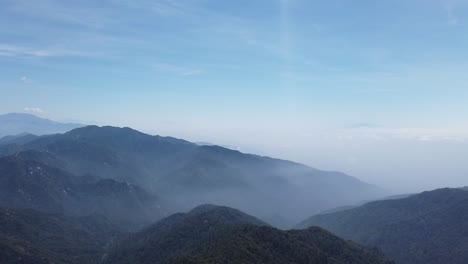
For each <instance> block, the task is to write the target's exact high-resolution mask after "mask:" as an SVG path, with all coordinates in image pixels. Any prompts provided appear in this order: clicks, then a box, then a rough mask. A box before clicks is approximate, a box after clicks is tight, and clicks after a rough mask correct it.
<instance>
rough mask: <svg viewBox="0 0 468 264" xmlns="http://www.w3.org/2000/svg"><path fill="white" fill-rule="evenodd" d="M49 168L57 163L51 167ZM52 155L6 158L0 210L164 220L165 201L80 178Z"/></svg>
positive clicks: (127, 222)
mask: <svg viewBox="0 0 468 264" xmlns="http://www.w3.org/2000/svg"><path fill="white" fill-rule="evenodd" d="M49 164H54V165H55V167H51V166H50V165H49ZM60 164H61V163H60V161H58V160H57V159H56V158H55V157H54V156H53V155H51V154H49V153H42V152H36V151H25V152H19V153H17V154H15V155H12V156H7V157H2V158H0V206H3V207H15V208H34V209H38V210H41V211H45V212H54V213H64V214H70V215H89V214H94V213H99V214H102V215H104V216H106V217H108V218H109V219H111V220H112V221H114V222H115V223H117V224H121V225H124V226H128V227H130V226H134V225H139V224H143V223H146V222H148V221H154V220H155V219H158V218H160V217H162V214H163V212H162V209H161V208H160V201H159V199H158V198H157V197H155V196H153V195H150V194H148V193H147V192H146V191H145V190H143V189H141V188H140V187H137V186H135V185H131V184H128V183H123V182H117V181H115V180H111V179H105V180H101V179H95V178H94V177H92V176H90V175H88V176H81V177H77V176H75V175H73V174H71V173H68V172H66V171H64V170H62V169H60V168H58V167H60Z"/></svg>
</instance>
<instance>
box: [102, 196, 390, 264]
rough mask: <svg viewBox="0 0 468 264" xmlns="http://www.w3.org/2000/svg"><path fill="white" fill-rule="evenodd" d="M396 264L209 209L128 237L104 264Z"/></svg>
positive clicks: (320, 237) (325, 237)
mask: <svg viewBox="0 0 468 264" xmlns="http://www.w3.org/2000/svg"><path fill="white" fill-rule="evenodd" d="M111 263H112V264H124V263H125V264H130V263H139V264H145V263H152V264H153V263H154V264H157V263H275V264H276V263H278V264H283V263H317V264H321V263H324V264H325V263H334V264H340V263H343V264H344V263H346V264H353V263H362V264H364V263H369V264H379V263H391V262H389V261H387V260H385V258H384V257H383V256H382V255H381V254H380V253H379V252H377V251H375V250H369V249H366V248H364V247H362V246H359V245H357V244H355V243H353V242H347V241H344V240H342V239H340V238H338V237H336V236H334V235H332V234H331V233H328V232H327V231H324V230H322V229H320V228H310V229H307V230H294V231H281V230H278V229H275V228H273V227H270V226H268V225H266V224H265V223H263V222H262V221H260V220H258V219H255V218H254V217H252V216H249V215H246V214H244V213H242V212H240V211H238V210H235V209H231V208H227V207H220V206H212V205H204V206H200V207H197V208H195V209H193V210H192V211H190V212H189V213H187V214H176V215H173V216H171V217H168V218H166V219H163V220H161V221H160V222H158V223H156V224H154V225H153V226H150V227H148V228H146V229H144V230H142V231H141V232H138V233H136V234H134V235H131V236H129V237H128V238H127V239H125V240H123V241H122V242H121V243H120V244H119V245H118V246H116V247H114V248H113V249H112V250H111V252H110V253H109V255H108V256H107V257H106V258H105V260H104V264H111Z"/></svg>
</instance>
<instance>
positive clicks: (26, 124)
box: [0, 113, 84, 137]
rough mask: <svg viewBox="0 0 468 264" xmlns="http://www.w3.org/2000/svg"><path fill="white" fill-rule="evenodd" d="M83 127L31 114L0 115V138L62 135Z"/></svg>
mask: <svg viewBox="0 0 468 264" xmlns="http://www.w3.org/2000/svg"><path fill="white" fill-rule="evenodd" d="M83 126H84V125H81V124H65V123H59V122H55V121H52V120H49V119H44V118H39V117H37V116H34V115H31V114H22V113H10V114H4V115H0V137H4V136H8V135H18V134H22V133H29V134H34V135H45V134H55V133H64V132H67V131H70V130H72V129H75V128H78V127H83Z"/></svg>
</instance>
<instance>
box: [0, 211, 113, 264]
mask: <svg viewBox="0 0 468 264" xmlns="http://www.w3.org/2000/svg"><path fill="white" fill-rule="evenodd" d="M118 235H120V231H118V229H117V228H116V227H115V226H113V225H112V224H111V223H109V222H108V221H106V220H105V219H103V218H101V217H97V216H88V217H83V218H67V217H63V216H59V215H54V214H47V213H41V212H38V211H35V210H31V209H0V263H2V264H52V263H54V264H75V263H76V264H81V263H89V264H93V263H99V262H100V261H101V258H102V255H103V253H104V252H105V251H106V250H107V247H108V246H109V243H110V242H111V241H112V240H113V239H114V238H115V237H116V236H118Z"/></svg>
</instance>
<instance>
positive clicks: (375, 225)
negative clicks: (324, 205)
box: [299, 188, 468, 264]
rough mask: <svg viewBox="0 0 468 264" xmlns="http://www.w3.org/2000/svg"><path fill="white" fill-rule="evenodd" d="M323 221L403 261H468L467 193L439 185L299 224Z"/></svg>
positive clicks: (405, 263) (440, 263)
mask: <svg viewBox="0 0 468 264" xmlns="http://www.w3.org/2000/svg"><path fill="white" fill-rule="evenodd" d="M308 226H320V227H322V228H325V229H327V230H330V231H332V232H333V233H335V234H337V235H339V236H341V237H343V238H346V239H351V240H354V241H357V242H359V243H362V244H364V245H368V246H375V247H378V248H379V249H381V250H382V251H383V252H384V253H385V254H386V255H387V256H389V257H391V258H392V259H394V260H395V261H396V262H397V263H402V264H423V263H424V264H443V263H453V264H462V263H466V260H467V259H468V192H467V191H465V190H461V189H450V188H446V189H438V190H434V191H429V192H423V193H420V194H416V195H411V196H409V197H407V198H403V199H396V200H386V201H375V202H370V203H367V204H365V205H363V206H360V207H357V208H353V209H349V210H344V211H340V212H336V213H330V214H323V215H316V216H313V217H311V218H309V219H307V220H306V221H304V222H302V223H301V224H300V225H299V227H302V228H306V227H308Z"/></svg>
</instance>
